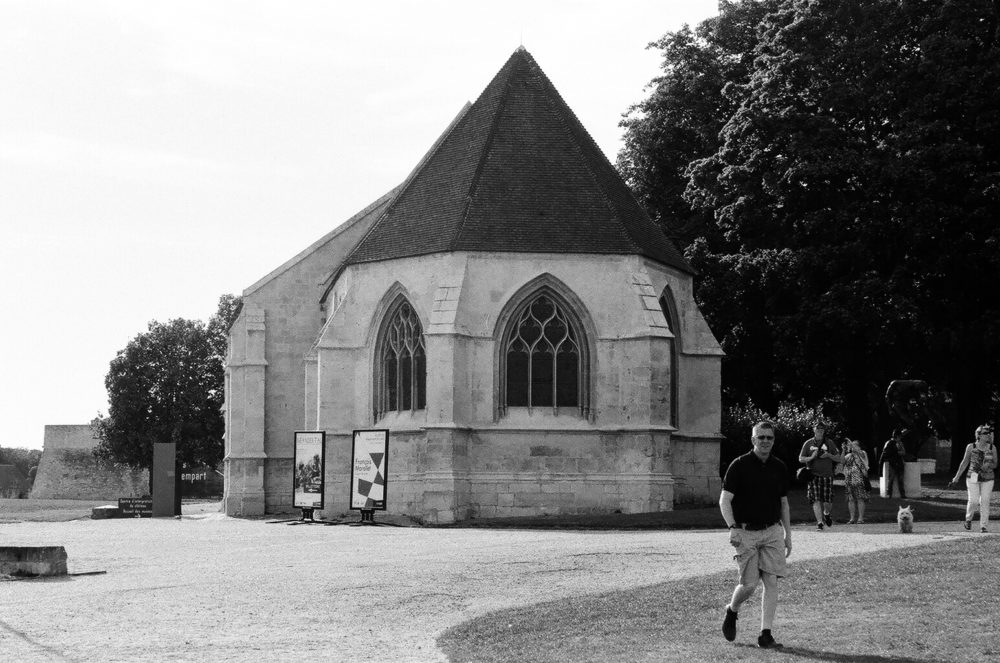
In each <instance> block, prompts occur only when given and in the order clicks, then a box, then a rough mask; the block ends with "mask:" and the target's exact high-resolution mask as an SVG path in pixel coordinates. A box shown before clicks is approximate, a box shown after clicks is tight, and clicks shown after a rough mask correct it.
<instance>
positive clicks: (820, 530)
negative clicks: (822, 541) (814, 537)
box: [816, 523, 823, 532]
mask: <svg viewBox="0 0 1000 663" xmlns="http://www.w3.org/2000/svg"><path fill="white" fill-rule="evenodd" d="M816 531H817V532H822V531H823V523H816Z"/></svg>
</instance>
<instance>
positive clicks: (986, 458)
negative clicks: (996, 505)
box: [951, 424, 997, 532]
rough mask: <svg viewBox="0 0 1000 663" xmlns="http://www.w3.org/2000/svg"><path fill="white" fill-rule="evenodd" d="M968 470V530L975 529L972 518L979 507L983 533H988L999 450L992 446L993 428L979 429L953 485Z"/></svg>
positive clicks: (966, 507)
mask: <svg viewBox="0 0 1000 663" xmlns="http://www.w3.org/2000/svg"><path fill="white" fill-rule="evenodd" d="M966 467H968V469H969V474H968V476H966V478H965V485H966V488H967V489H968V491H969V503H968V504H967V505H966V506H965V529H967V530H969V529H972V517H973V516H975V515H976V506H977V505H978V507H979V525H980V531H982V532H985V531H986V523H988V522H989V521H990V494H991V493H992V492H993V480H994V477H993V471H994V470H995V469H996V467H997V449H996V447H995V446H993V427H992V426H990V425H989V424H983V425H982V426H980V427H979V428H977V429H976V441H975V442H973V443H972V444H970V445H968V446H967V447H965V456H964V457H963V458H962V464H961V465H959V466H958V472H956V473H955V478H954V479H952V480H951V484H952V485H954V484H957V483H958V480H959V479H960V478H962V473H963V472H965V469H966Z"/></svg>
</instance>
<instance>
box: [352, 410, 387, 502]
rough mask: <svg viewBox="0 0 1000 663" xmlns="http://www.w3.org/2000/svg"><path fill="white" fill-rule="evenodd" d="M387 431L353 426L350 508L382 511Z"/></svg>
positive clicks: (384, 495)
mask: <svg viewBox="0 0 1000 663" xmlns="http://www.w3.org/2000/svg"><path fill="white" fill-rule="evenodd" d="M388 466H389V431H388V430H387V429H383V430H356V431H354V442H353V444H352V445H351V508H352V509H355V510H357V509H361V510H362V511H376V510H377V511H385V503H386V484H387V477H388Z"/></svg>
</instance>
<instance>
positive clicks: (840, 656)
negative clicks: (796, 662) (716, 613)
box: [739, 644, 949, 663]
mask: <svg viewBox="0 0 1000 663" xmlns="http://www.w3.org/2000/svg"><path fill="white" fill-rule="evenodd" d="M739 646H743V647H752V648H754V649H757V646H756V645H750V644H747V645H739ZM770 651H772V652H774V653H775V654H792V655H794V656H801V657H802V658H804V659H808V660H812V661H836V662H837V663H949V661H944V660H940V659H933V658H912V657H910V656H880V655H878V654H848V653H837V652H832V651H818V650H815V649H808V648H806V647H796V646H795V645H785V646H783V647H777V648H775V649H771V650H770Z"/></svg>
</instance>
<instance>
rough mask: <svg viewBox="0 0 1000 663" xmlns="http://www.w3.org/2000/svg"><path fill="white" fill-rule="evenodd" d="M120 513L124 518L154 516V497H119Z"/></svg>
mask: <svg viewBox="0 0 1000 663" xmlns="http://www.w3.org/2000/svg"><path fill="white" fill-rule="evenodd" d="M118 515H119V516H120V517H122V518H152V517H153V498H152V497H119V498H118Z"/></svg>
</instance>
